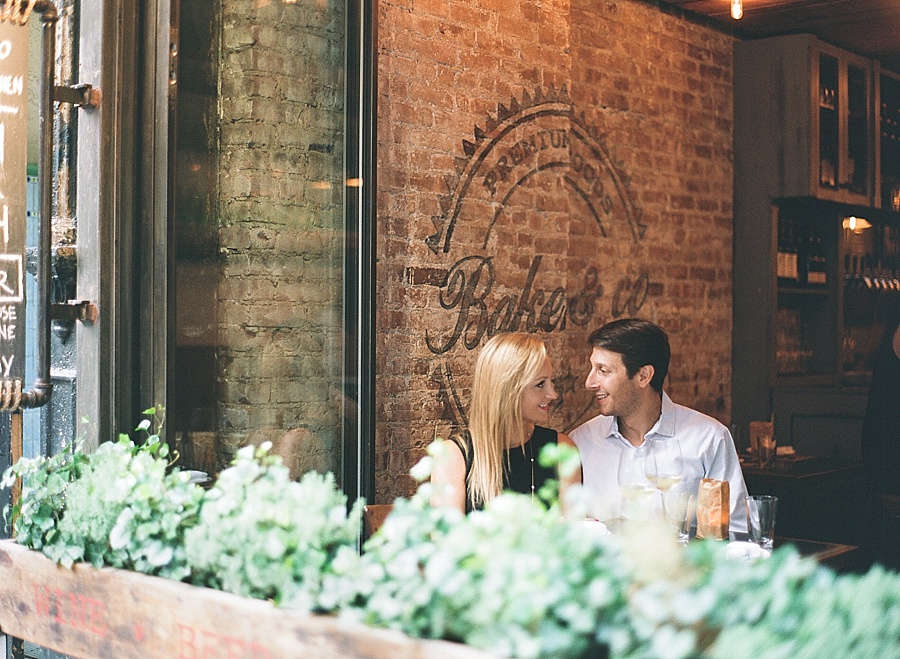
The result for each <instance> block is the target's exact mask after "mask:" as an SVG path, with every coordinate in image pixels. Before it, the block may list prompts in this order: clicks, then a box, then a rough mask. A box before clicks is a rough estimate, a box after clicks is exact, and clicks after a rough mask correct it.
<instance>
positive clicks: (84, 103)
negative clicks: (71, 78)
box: [53, 85, 103, 108]
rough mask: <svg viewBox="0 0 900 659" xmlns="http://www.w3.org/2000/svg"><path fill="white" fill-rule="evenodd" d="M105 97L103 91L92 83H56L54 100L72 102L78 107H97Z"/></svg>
mask: <svg viewBox="0 0 900 659" xmlns="http://www.w3.org/2000/svg"><path fill="white" fill-rule="evenodd" d="M102 98H103V91H102V90H101V89H99V88H94V87H93V86H92V85H73V86H67V85H56V86H55V87H54V88H53V100H54V101H56V102H57V103H71V104H72V105H74V106H75V107H76V108H79V107H85V108H96V107H97V106H99V105H100V100H101V99H102Z"/></svg>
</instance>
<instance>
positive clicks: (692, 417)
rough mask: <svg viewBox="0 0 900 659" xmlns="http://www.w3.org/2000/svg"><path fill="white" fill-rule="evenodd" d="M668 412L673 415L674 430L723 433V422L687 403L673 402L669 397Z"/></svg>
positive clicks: (678, 431)
mask: <svg viewBox="0 0 900 659" xmlns="http://www.w3.org/2000/svg"><path fill="white" fill-rule="evenodd" d="M669 402H670V404H671V408H670V410H671V411H670V414H672V415H673V420H674V424H675V428H674V430H675V432H676V433H682V432H711V433H714V434H716V435H724V431H725V430H727V429H726V427H725V424H723V423H722V422H721V421H719V420H718V419H715V418H713V417H711V416H710V415H708V414H706V413H704V412H701V411H700V410H696V409H694V408H693V407H688V406H687V405H681V404H679V403H675V402H673V401H671V399H670V401H669Z"/></svg>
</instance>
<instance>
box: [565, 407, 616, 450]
mask: <svg viewBox="0 0 900 659" xmlns="http://www.w3.org/2000/svg"><path fill="white" fill-rule="evenodd" d="M612 423H613V417H610V416H603V415H602V414H598V415H597V416H595V417H594V418H593V419H588V420H587V421H585V422H584V423H582V424H581V425H580V426H578V427H577V428H575V430H573V431H572V432H570V433H569V437H571V438H572V441H573V442H575V443H576V444H577V443H578V442H581V441H586V440H590V439H599V438H602V437H606V436H607V435H609V432H610V430H611V429H612Z"/></svg>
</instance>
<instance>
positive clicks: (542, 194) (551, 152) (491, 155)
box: [407, 87, 650, 427]
mask: <svg viewBox="0 0 900 659" xmlns="http://www.w3.org/2000/svg"><path fill="white" fill-rule="evenodd" d="M462 145H463V152H464V154H465V155H464V157H463V156H460V157H458V158H456V159H455V174H454V175H452V176H450V177H448V179H447V181H446V182H447V186H448V190H449V192H448V194H446V195H444V196H442V197H441V200H440V205H441V214H440V215H438V216H436V217H433V218H432V222H433V223H434V227H435V232H434V233H433V234H432V235H430V236H428V238H427V239H426V241H425V242H426V244H427V245H428V247H429V248H430V249H431V252H432V253H433V254H434V257H435V261H436V262H435V266H437V267H434V268H410V269H408V271H407V283H408V284H410V285H416V284H431V285H432V286H435V287H437V289H438V291H437V305H430V304H429V308H434V306H438V307H439V308H440V313H439V314H438V317H437V319H436V320H435V319H434V318H432V317H430V318H429V322H427V323H426V325H427V326H428V329H427V330H426V331H425V344H426V346H427V348H428V350H429V351H430V353H431V354H432V355H435V356H439V357H441V358H442V359H441V360H440V362H438V364H437V365H436V368H435V369H434V370H433V372H432V379H433V381H434V382H435V384H436V385H437V389H438V392H439V394H438V395H439V397H440V399H441V401H442V403H443V415H442V416H443V419H444V420H446V421H449V422H451V423H452V424H454V425H465V422H466V421H465V419H466V417H465V412H464V405H463V403H462V395H461V392H460V388H459V385H458V383H457V380H458V378H457V374H456V373H455V370H454V362H455V361H456V362H458V361H459V360H454V359H453V354H454V353H456V352H457V351H459V350H464V351H471V350H476V349H478V348H479V346H480V345H482V344H483V343H484V341H486V340H487V338H489V337H491V336H493V335H494V334H496V333H498V332H504V331H527V332H542V333H546V334H548V335H553V336H558V335H559V334H560V333H562V332H566V333H567V334H570V333H577V334H579V336H580V337H581V340H580V342H579V345H580V346H582V347H583V348H582V349H583V350H584V352H583V354H582V355H579V356H578V357H579V359H577V360H576V359H573V360H572V363H571V364H570V363H563V362H562V361H561V360H560V359H557V358H556V356H554V362H555V365H556V376H555V377H554V383H555V385H556V386H557V389H558V390H559V391H560V399H559V400H558V401H557V406H562V405H563V404H564V403H565V402H566V400H567V399H571V398H574V397H575V394H576V392H578V391H581V383H582V381H583V377H584V374H585V373H586V367H587V350H586V348H585V347H584V346H585V341H584V340H585V339H586V337H587V332H589V331H590V330H592V329H593V328H594V326H595V325H599V324H600V322H601V320H608V319H609V318H608V317H606V314H604V317H603V318H602V319H601V318H600V317H599V316H598V304H599V302H600V300H601V299H603V298H608V302H609V305H610V307H609V310H608V311H609V314H608V316H609V317H612V318H615V317H619V316H622V315H631V314H635V313H637V312H638V310H639V309H640V308H641V306H642V305H643V304H644V301H645V300H646V297H647V293H648V291H649V287H650V281H649V275H648V273H647V272H646V271H640V272H634V271H632V270H631V269H630V268H621V269H620V270H619V271H617V268H616V265H617V264H616V263H615V262H614V261H613V260H612V259H609V257H608V256H607V257H604V258H602V259H601V249H600V246H601V245H602V244H603V241H619V242H621V241H625V242H627V243H630V244H637V243H640V242H641V241H642V240H643V238H644V234H645V231H646V227H645V226H644V225H643V224H642V223H641V211H640V208H639V207H638V206H637V204H636V202H635V199H634V197H633V195H632V193H631V191H630V188H629V183H630V181H629V177H628V175H627V174H626V173H625V171H624V168H623V164H622V163H621V162H619V161H618V160H617V159H616V157H615V155H614V153H613V152H612V151H611V150H610V149H609V148H608V145H607V143H606V139H605V138H604V136H603V135H602V134H600V132H599V131H597V130H595V129H592V127H591V126H590V125H589V124H588V123H587V122H586V120H585V117H584V115H583V114H582V115H580V116H579V115H576V112H575V110H574V108H573V106H572V102H571V100H570V99H569V96H568V93H567V91H566V89H565V87H564V88H562V89H561V90H555V89H552V88H551V89H550V90H549V91H547V92H544V91H541V90H537V91H536V92H535V93H534V95H530V94H528V93H527V92H525V93H524V95H523V99H522V101H521V102H519V101H518V100H517V99H512V101H511V102H510V104H509V107H506V106H505V105H503V104H501V105H499V106H498V110H497V114H496V116H490V117H488V118H487V121H486V124H485V127H484V128H483V129H482V128H481V127H480V126H476V127H475V129H474V139H473V140H472V141H469V140H463V143H462ZM559 206H562V208H559ZM548 209H549V210H548ZM554 215H555V216H557V218H554ZM560 218H563V219H564V220H565V224H564V225H563V227H562V228H561V231H565V230H571V229H573V228H574V227H576V226H577V227H578V230H579V232H580V233H581V234H582V235H581V236H580V237H579V238H571V237H570V236H565V238H566V239H567V240H569V241H570V245H569V247H566V248H564V251H566V252H567V253H563V254H560V253H558V252H555V253H554V252H542V250H541V248H542V246H543V245H542V244H541V243H540V242H538V241H536V242H535V244H534V245H533V246H531V247H530V248H529V247H527V246H526V247H524V248H523V247H521V246H520V245H517V244H507V242H506V238H507V236H506V235H499V234H500V227H502V226H503V225H504V224H506V225H508V226H516V227H517V228H516V229H515V233H514V235H516V236H521V235H527V234H528V231H529V229H528V227H532V228H533V229H534V231H535V232H536V233H537V234H539V235H540V236H541V237H542V240H543V241H544V242H546V241H547V237H548V236H551V237H552V234H553V227H554V226H555V222H556V220H557V219H560ZM507 233H509V231H507ZM558 235H565V234H562V233H560V234H558ZM592 240H596V241H597V243H596V244H597V249H596V251H595V252H593V251H591V249H590V247H591V245H592V243H590V241H592ZM579 241H587V242H585V243H584V244H582V245H581V248H580V250H581V256H580V257H579V258H578V259H577V266H574V265H573V266H571V267H564V265H563V266H562V267H561V263H560V262H561V260H562V261H565V260H567V259H571V258H572V257H571V256H570V253H571V252H573V251H578V248H577V246H573V244H575V243H577V242H579ZM607 244H613V243H612V242H610V243H607ZM585 250H587V256H585ZM601 261H603V263H602V264H601ZM565 265H568V264H565ZM575 269H577V270H578V272H577V275H576V276H575V277H573V278H574V280H575V281H576V283H575V284H574V285H572V284H571V283H570V282H569V283H566V284H565V285H561V283H562V282H561V279H563V280H565V279H566V278H567V275H568V273H567V272H566V271H568V270H575ZM621 270H625V271H630V272H629V274H622V272H621ZM550 338H551V337H548V339H550ZM548 342H551V341H548ZM551 353H552V350H551ZM465 361H466V363H467V364H469V365H470V364H471V359H469V358H467V359H466V360H465ZM465 379H466V380H468V379H469V374H468V373H466V374H465ZM579 407H580V408H581V409H580V410H568V412H569V414H568V415H567V416H569V417H570V418H571V417H572V415H573V414H574V418H573V419H572V421H571V422H570V423H569V424H566V425H567V427H571V426H572V425H574V424H575V423H577V422H580V420H582V419H583V418H585V417H586V416H589V415H590V414H591V407H592V401H589V402H588V403H583V404H581V405H579Z"/></svg>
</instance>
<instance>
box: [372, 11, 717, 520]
mask: <svg viewBox="0 0 900 659" xmlns="http://www.w3.org/2000/svg"><path fill="white" fill-rule="evenodd" d="M378 35H379V37H378V41H379V43H378V182H377V185H378V232H377V236H378V245H377V250H378V267H377V280H378V281H377V283H378V286H377V304H378V314H377V323H378V325H377V342H376V360H377V362H376V374H377V375H376V430H375V432H376V437H375V440H376V442H375V443H376V449H375V460H376V463H375V472H376V500H377V501H378V502H379V503H384V502H388V501H390V500H392V499H393V498H395V497H397V496H406V495H408V494H410V493H411V492H412V491H413V489H414V488H415V483H414V482H413V481H412V479H411V478H410V477H409V468H410V467H411V466H412V465H413V464H415V463H416V462H417V461H418V459H419V458H420V457H421V455H422V453H423V452H424V450H425V447H426V446H427V445H428V444H429V443H430V442H431V441H432V439H433V438H434V437H436V436H437V437H446V436H447V434H448V433H450V432H452V431H453V430H454V428H456V427H459V426H461V425H463V424H464V423H465V421H466V411H467V409H468V402H469V395H470V392H469V387H470V382H471V375H472V368H473V366H474V363H475V359H476V357H477V355H478V351H479V350H480V348H481V347H482V346H483V345H484V343H485V341H486V340H487V339H488V338H489V337H490V336H492V335H493V334H496V333H497V332H502V331H507V330H520V331H526V332H534V333H536V334H537V335H538V336H540V337H541V338H542V339H543V340H544V341H545V343H546V344H547V347H548V350H549V353H550V357H551V361H552V362H553V366H554V371H555V372H554V382H555V384H556V387H557V389H558V390H559V392H560V399H559V401H558V404H557V406H556V408H555V409H554V410H553V411H552V414H551V418H550V424H551V425H552V426H553V427H554V428H557V429H560V430H569V429H571V428H573V427H574V426H576V425H578V424H579V423H581V422H582V421H584V420H585V419H586V418H588V417H589V416H591V415H593V414H594V413H595V408H594V404H593V401H592V400H591V398H590V396H589V394H588V392H587V391H586V390H585V389H584V379H585V377H586V375H587V359H588V356H589V354H590V350H589V348H588V346H587V337H588V335H589V334H590V332H591V331H592V330H593V329H595V328H596V327H598V326H600V325H601V324H603V323H605V322H607V321H609V320H611V319H613V318H619V317H625V316H632V315H638V316H641V317H643V318H648V319H650V320H653V321H655V322H657V323H659V324H660V325H662V326H663V327H665V328H666V330H667V331H668V332H669V336H670V339H671V342H672V352H673V361H672V367H671V368H670V371H669V377H668V379H667V381H666V389H667V391H668V392H669V394H670V395H671V396H672V397H673V399H674V400H677V401H678V402H680V403H684V404H686V405H690V406H692V407H695V408H697V409H700V410H702V411H704V412H706V413H708V414H712V415H714V416H716V417H717V418H719V419H720V420H722V421H725V422H727V421H728V418H729V403H730V396H731V392H730V381H731V367H730V357H731V253H732V241H731V237H732V218H731V215H732V209H731V206H732V201H731V198H732V187H733V186H732V179H733V174H734V169H733V166H732V157H731V156H732V154H731V148H732V137H731V132H732V131H731V128H732V119H733V84H732V74H733V66H732V50H733V49H732V45H733V37H731V36H730V35H726V34H723V33H720V32H717V31H715V30H713V29H711V28H710V27H709V26H706V25H700V24H696V23H692V22H691V21H689V20H685V19H683V18H681V17H677V16H673V15H672V13H671V12H668V11H665V10H662V9H661V8H660V7H658V6H657V5H655V4H654V3H647V2H645V1H644V0H617V1H616V2H602V3H597V2H587V1H585V0H578V1H577V2H576V1H574V0H552V2H550V3H546V2H543V3H537V4H535V3H533V2H529V1H527V0H521V1H520V0H505V1H504V2H502V3H501V2H481V3H478V4H477V5H473V4H472V3H464V2H457V1H456V0H451V1H450V2H428V3H415V8H412V6H411V5H410V4H409V3H408V2H403V1H402V0H383V2H380V3H379V20H378Z"/></svg>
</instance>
